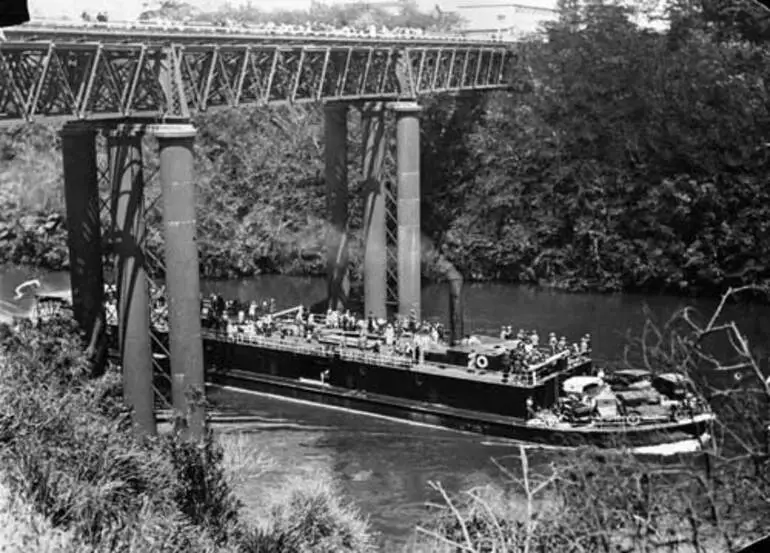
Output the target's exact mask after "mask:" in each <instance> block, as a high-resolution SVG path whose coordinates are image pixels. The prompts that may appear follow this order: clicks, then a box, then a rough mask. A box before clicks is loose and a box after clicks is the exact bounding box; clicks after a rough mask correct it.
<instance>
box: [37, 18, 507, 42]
mask: <svg viewBox="0 0 770 553" xmlns="http://www.w3.org/2000/svg"><path fill="white" fill-rule="evenodd" d="M86 16H87V17H82V16H81V17H82V20H81V21H58V20H56V21H53V20H52V21H46V20H42V21H38V23H43V24H45V25H46V26H50V27H85V28H97V29H108V30H115V31H160V32H179V33H212V32H216V33H229V34H253V35H260V36H297V37H328V38H348V39H350V38H365V39H382V40H418V39H427V40H437V41H452V42H471V41H478V40H479V39H478V38H474V39H470V38H467V37H466V36H464V35H462V34H460V33H451V32H441V33H439V32H431V31H426V30H425V29H422V28H420V27H393V28H388V27H386V26H383V25H381V26H377V25H373V24H359V25H357V24H348V25H344V26H342V27H335V26H334V25H330V24H328V23H321V22H312V23H304V24H287V23H273V22H265V23H247V22H242V21H236V20H228V19H220V20H217V21H214V22H211V23H205V22H194V21H190V20H188V21H184V20H183V21H178V20H172V19H165V18H162V17H157V18H153V19H148V20H143V21H116V22H113V21H109V20H108V17H107V14H106V13H102V12H100V13H99V14H98V15H97V16H96V18H93V19H92V18H91V16H90V15H88V14H86ZM484 40H486V41H493V42H503V41H504V40H505V37H504V35H503V34H502V33H501V32H500V31H496V32H492V33H490V34H489V36H488V37H487V38H486V39H484Z"/></svg>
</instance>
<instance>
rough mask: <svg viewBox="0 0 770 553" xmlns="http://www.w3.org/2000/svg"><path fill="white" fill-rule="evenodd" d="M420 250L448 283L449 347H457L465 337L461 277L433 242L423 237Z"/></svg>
mask: <svg viewBox="0 0 770 553" xmlns="http://www.w3.org/2000/svg"><path fill="white" fill-rule="evenodd" d="M422 250H423V253H424V256H425V258H426V259H427V260H428V263H430V260H434V263H433V266H434V267H435V270H436V272H438V273H439V274H440V275H441V276H443V277H444V278H445V279H446V280H447V282H448V283H449V345H450V346H454V345H457V344H458V343H459V342H460V340H462V339H463V336H464V335H465V328H464V326H465V325H464V320H463V316H464V311H465V305H464V302H463V275H462V274H461V273H460V271H458V270H457V267H455V266H454V263H452V262H451V261H449V260H448V259H447V258H446V257H445V256H444V255H442V254H441V253H440V252H439V251H438V250H437V249H436V248H435V247H434V245H433V242H432V241H431V240H430V238H428V237H426V236H423V246H422Z"/></svg>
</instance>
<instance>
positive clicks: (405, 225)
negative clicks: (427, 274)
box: [391, 102, 421, 318]
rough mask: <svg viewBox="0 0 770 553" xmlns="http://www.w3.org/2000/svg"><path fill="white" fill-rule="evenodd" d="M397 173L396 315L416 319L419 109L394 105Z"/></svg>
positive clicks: (418, 294)
mask: <svg viewBox="0 0 770 553" xmlns="http://www.w3.org/2000/svg"><path fill="white" fill-rule="evenodd" d="M391 109H393V111H394V112H395V113H396V168H397V169H396V170H397V173H398V176H397V178H398V183H397V184H398V207H397V212H398V313H399V315H402V316H408V315H409V314H410V312H412V311H414V312H415V314H416V315H417V317H418V318H420V316H421V313H420V307H421V305H420V258H421V252H420V110H421V108H420V106H419V105H418V104H417V103H415V102H395V103H393V104H391Z"/></svg>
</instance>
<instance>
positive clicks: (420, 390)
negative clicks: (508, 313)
mask: <svg viewBox="0 0 770 553" xmlns="http://www.w3.org/2000/svg"><path fill="white" fill-rule="evenodd" d="M63 303H66V302H65V300H64V299H63V298H62V297H61V295H56V296H44V295H39V296H38V302H37V304H38V306H39V307H38V310H39V311H40V312H41V313H51V312H52V311H54V310H52V309H50V308H46V307H45V306H46V305H50V304H60V305H61V304H63ZM106 310H107V321H108V324H107V328H108V333H109V334H110V335H111V336H112V337H113V338H114V337H115V336H117V331H116V330H117V329H116V320H115V317H114V305H111V304H110V303H109V302H108V305H107V308H106ZM160 311H161V313H162V309H160ZM227 311H228V310H227V309H224V310H223V309H216V308H214V307H211V306H206V307H204V308H203V312H202V324H203V331H202V339H203V346H204V358H205V368H206V381H207V382H208V383H211V384H218V385H225V386H231V387H236V388H240V389H246V390H251V391H256V392H261V393H268V394H274V395H278V396H284V397H288V398H297V399H302V400H307V401H311V402H316V403H319V404H326V405H333V406H340V407H344V408H348V409H351V410H355V411H361V412H369V413H375V414H379V415H385V416H389V417H393V418H398V419H405V420H409V421H414V422H419V423H425V424H430V425H435V426H442V427H448V428H453V429H457V430H461V431H467V432H474V433H479V434H485V435H489V436H496V437H501V438H510V439H515V440H522V441H526V442H534V443H540V444H548V445H556V446H582V445H590V446H598V447H605V448H614V447H627V446H628V447H640V446H657V445H662V444H670V443H676V442H682V441H684V440H696V441H703V440H705V439H707V437H708V435H709V433H710V428H711V425H712V422H713V418H714V417H713V414H712V413H711V410H710V408H709V406H708V403H707V402H706V401H705V400H703V398H701V397H700V396H699V395H698V393H697V391H696V389H695V387H694V386H693V385H692V383H691V382H690V381H689V380H688V379H687V378H685V377H683V376H681V375H676V374H661V375H653V374H651V373H647V372H644V371H641V372H640V371H615V372H612V373H610V374H603V371H601V370H597V369H596V368H595V367H594V366H593V363H592V359H591V350H590V345H589V344H586V343H585V341H584V343H583V344H582V347H577V346H575V347H573V348H564V347H561V346H558V345H557V346H554V343H553V342H551V343H549V344H548V345H540V344H539V342H538V340H537V339H532V337H531V336H526V335H525V336H523V335H522V333H519V335H517V336H516V337H513V338H507V339H501V338H483V337H482V338H481V339H479V340H476V339H472V340H467V339H466V340H463V341H461V342H459V343H458V341H457V340H456V339H451V338H450V340H449V341H448V342H444V341H443V340H440V339H438V340H436V339H435V336H434V339H429V338H428V334H424V335H423V334H420V332H419V331H417V330H416V328H415V326H414V325H412V326H410V325H409V324H408V322H405V323H404V324H403V325H401V326H402V327H403V328H402V329H401V330H400V331H399V332H398V335H397V336H394V333H393V332H392V325H390V324H387V323H385V322H384V321H375V322H374V323H373V322H372V321H371V320H370V321H368V322H367V321H363V322H362V321H360V320H359V321H357V323H356V324H354V325H352V326H353V328H350V325H348V327H346V328H343V327H341V326H340V325H339V323H338V322H335V318H336V319H339V318H340V317H341V314H339V313H335V314H332V312H327V314H326V315H324V314H321V315H318V314H316V315H313V314H310V313H308V312H307V310H306V309H303V308H302V307H297V308H293V309H288V310H285V311H281V312H266V313H257V312H252V313H251V314H246V313H245V311H241V312H232V311H231V312H230V313H228V312H227ZM252 311H253V310H252ZM111 313H112V315H111ZM383 323H384V324H383ZM153 325H154V326H155V334H156V336H158V337H159V340H158V342H157V351H156V352H155V357H156V359H160V360H161V366H163V367H164V370H165V371H168V370H169V369H168V359H167V358H166V357H165V352H166V351H167V348H168V343H167V340H168V334H167V329H166V328H165V326H164V325H165V322H164V320H163V317H162V316H159V317H154V320H153ZM112 345H113V347H114V346H116V343H115V342H113V344H112ZM586 346H588V347H586Z"/></svg>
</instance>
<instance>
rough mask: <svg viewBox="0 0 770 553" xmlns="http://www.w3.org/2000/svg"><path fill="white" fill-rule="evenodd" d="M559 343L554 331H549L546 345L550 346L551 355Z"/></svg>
mask: <svg viewBox="0 0 770 553" xmlns="http://www.w3.org/2000/svg"><path fill="white" fill-rule="evenodd" d="M558 345H559V341H558V340H557V339H556V333H555V332H551V333H550V334H549V335H548V347H550V348H551V355H556V348H557V346H558Z"/></svg>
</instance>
